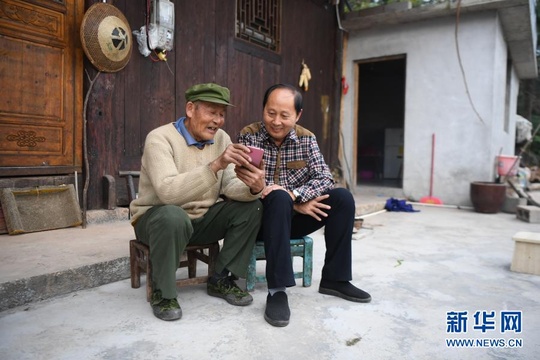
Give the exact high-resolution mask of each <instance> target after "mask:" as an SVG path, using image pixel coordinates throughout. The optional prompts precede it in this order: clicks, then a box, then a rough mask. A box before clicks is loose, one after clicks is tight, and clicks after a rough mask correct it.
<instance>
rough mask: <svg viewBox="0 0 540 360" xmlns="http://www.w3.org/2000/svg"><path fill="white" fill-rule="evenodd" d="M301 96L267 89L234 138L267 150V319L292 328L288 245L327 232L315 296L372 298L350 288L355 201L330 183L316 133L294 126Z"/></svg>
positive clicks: (280, 87) (262, 235) (284, 87)
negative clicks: (259, 108) (254, 115)
mask: <svg viewBox="0 0 540 360" xmlns="http://www.w3.org/2000/svg"><path fill="white" fill-rule="evenodd" d="M301 115H302V94H301V93H300V92H299V91H298V89H296V88H295V87H294V86H292V85H288V84H277V85H273V86H271V87H270V88H269V89H268V90H267V91H266V93H265V95H264V99H263V121H262V122H258V123H253V124H251V125H248V126H246V127H245V128H244V129H242V131H241V132H240V135H239V136H238V142H239V143H241V144H244V145H249V146H255V147H259V148H262V149H264V156H263V160H264V169H265V172H266V187H265V189H264V190H263V192H262V195H261V200H262V203H263V206H264V212H263V220H262V225H261V230H260V232H259V239H260V240H262V241H264V246H265V253H266V280H267V284H268V296H267V298H266V310H265V314H264V318H265V319H266V321H267V322H268V323H270V324H271V325H273V326H286V325H288V323H289V318H290V309H289V303H288V298H287V294H286V288H287V287H290V286H294V285H296V281H295V279H294V271H293V266H292V259H291V251H290V250H291V249H290V244H289V240H290V239H292V238H300V237H302V236H305V235H308V234H311V233H313V232H314V231H316V230H318V229H320V228H321V227H323V226H326V228H325V235H324V237H325V243H326V255H325V261H324V266H323V269H322V279H321V283H320V286H319V292H320V293H322V294H327V295H334V296H338V297H341V298H343V299H346V300H350V301H354V302H369V301H371V296H370V295H369V294H368V293H367V292H365V291H363V290H361V289H359V288H357V287H356V286H354V285H353V284H351V283H350V280H351V279H352V275H351V273H352V271H351V262H352V260H351V257H352V255H351V238H352V230H353V223H354V215H355V203H354V198H353V197H352V195H351V193H350V192H349V191H348V190H347V189H343V188H334V180H333V178H332V174H331V173H330V169H329V168H328V165H327V164H326V163H325V161H324V158H323V155H322V154H321V152H320V149H319V146H318V144H317V140H316V138H315V135H314V134H313V133H311V132H310V131H309V130H307V129H305V128H303V127H301V126H299V125H297V124H296V123H297V122H298V120H299V119H300V116H301Z"/></svg>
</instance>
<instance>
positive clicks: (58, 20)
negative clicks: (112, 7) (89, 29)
mask: <svg viewBox="0 0 540 360" xmlns="http://www.w3.org/2000/svg"><path fill="white" fill-rule="evenodd" d="M83 12H84V1H83V0H28V1H20V0H0V84H1V85H0V176H17V175H48V174H67V173H72V172H73V171H76V170H77V171H80V169H81V164H82V125H83V120H82V66H83V63H82V49H81V48H80V41H79V26H80V23H81V20H82V16H83Z"/></svg>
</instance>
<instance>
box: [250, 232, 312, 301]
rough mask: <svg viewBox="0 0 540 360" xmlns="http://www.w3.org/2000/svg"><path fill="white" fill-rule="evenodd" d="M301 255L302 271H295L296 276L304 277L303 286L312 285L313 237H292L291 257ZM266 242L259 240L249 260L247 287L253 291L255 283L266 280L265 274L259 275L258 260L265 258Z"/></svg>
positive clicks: (296, 277)
mask: <svg viewBox="0 0 540 360" xmlns="http://www.w3.org/2000/svg"><path fill="white" fill-rule="evenodd" d="M294 256H300V257H302V258H303V266H302V271H295V272H294V278H295V279H302V286H304V287H308V286H311V275H312V273H313V239H312V238H310V237H309V236H304V237H303V238H300V239H291V257H294ZM265 259H266V256H265V254H264V243H263V242H262V241H257V242H256V243H255V247H254V248H253V253H252V254H251V259H250V261H249V265H248V270H247V276H246V288H247V291H253V289H254V288H255V283H257V282H266V276H265V275H257V267H256V266H257V260H265Z"/></svg>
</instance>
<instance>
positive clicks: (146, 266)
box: [119, 171, 219, 301]
mask: <svg viewBox="0 0 540 360" xmlns="http://www.w3.org/2000/svg"><path fill="white" fill-rule="evenodd" d="M119 175H120V177H124V178H125V179H126V186H127V189H128V198H129V202H130V203H131V201H133V200H134V199H135V198H136V197H137V195H136V193H137V192H136V190H135V185H134V181H133V178H134V177H139V176H140V171H119ZM218 254H219V242H215V243H212V244H206V245H188V246H187V247H186V249H185V251H184V254H183V255H182V259H181V261H180V264H178V267H179V268H182V267H187V268H188V278H187V279H178V280H176V286H179V287H181V286H188V285H195V284H202V283H205V282H207V281H208V277H210V276H212V275H213V274H214V273H215V269H216V261H217V256H218ZM198 260H200V261H202V262H204V263H206V264H207V265H208V273H207V275H204V276H197V261H198ZM129 263H130V272H131V287H132V288H134V289H137V288H139V287H140V286H141V273H142V272H144V273H146V300H147V301H150V299H151V298H152V292H153V284H152V263H151V261H150V249H149V248H148V245H146V244H144V243H143V242H141V241H139V240H137V239H133V240H130V242H129Z"/></svg>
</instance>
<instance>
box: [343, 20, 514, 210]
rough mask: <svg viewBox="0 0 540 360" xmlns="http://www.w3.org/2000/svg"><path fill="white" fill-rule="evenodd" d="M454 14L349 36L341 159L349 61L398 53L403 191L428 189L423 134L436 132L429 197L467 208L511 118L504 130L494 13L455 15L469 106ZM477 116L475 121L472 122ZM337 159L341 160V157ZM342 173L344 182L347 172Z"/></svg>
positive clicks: (503, 61) (349, 117)
mask: <svg viewBox="0 0 540 360" xmlns="http://www.w3.org/2000/svg"><path fill="white" fill-rule="evenodd" d="M455 29H456V23H455V18H453V17H452V18H442V19H440V18H439V19H436V20H429V21H420V22H417V23H411V24H405V25H399V26H393V27H388V28H385V29H378V30H365V31H358V32H351V33H349V38H348V45H347V49H346V60H345V65H344V75H345V76H346V77H347V79H348V80H349V83H351V88H350V90H349V92H348V94H347V95H344V97H343V119H342V133H343V138H344V156H346V157H347V162H348V163H349V164H353V162H354V160H353V159H355V151H356V150H355V148H354V135H355V134H354V131H355V122H356V114H355V108H354V106H355V97H356V96H357V92H356V88H357V87H356V86H353V83H354V79H355V67H356V64H355V62H357V61H359V60H365V59H376V58H380V57H385V56H392V55H400V54H405V55H406V64H407V65H406V72H407V73H406V90H405V147H404V165H403V192H404V195H405V196H406V197H408V198H409V199H410V200H416V201H417V200H419V199H420V198H421V197H423V196H427V195H428V194H429V178H430V166H431V135H432V133H435V134H436V149H435V174H434V186H433V196H436V197H438V198H440V199H441V200H442V201H443V202H444V203H445V204H456V205H470V199H469V186H470V182H471V181H478V180H480V181H492V180H494V178H495V175H496V168H495V159H496V156H497V155H498V154H499V151H501V149H502V153H503V154H513V153H514V138H515V120H514V116H510V123H509V127H508V128H509V129H510V130H509V131H508V132H506V131H504V119H505V111H507V110H506V109H507V107H506V106H505V99H506V84H507V78H506V69H507V46H506V43H505V41H504V38H503V34H502V28H501V25H500V22H499V20H498V17H497V13H496V12H486V13H478V14H466V15H463V14H462V15H461V21H460V23H459V38H458V39H459V49H460V54H461V60H462V64H463V68H464V72H465V76H466V80H467V84H468V90H469V93H470V96H471V99H472V103H473V104H474V107H475V108H476V110H477V112H478V114H479V116H478V115H476V113H475V111H474V110H473V106H472V105H471V102H470V101H469V98H468V96H467V90H466V87H465V85H464V79H463V76H462V71H461V69H460V66H459V62H458V56H457V50H456V41H455ZM511 76H512V80H511V86H510V89H509V91H511V93H510V99H511V101H510V103H509V109H510V113H511V114H514V113H515V111H516V102H517V93H518V85H519V82H518V79H517V77H516V74H515V72H514V71H513V70H512V75H511ZM480 118H481V119H480ZM344 163H345V162H344ZM345 176H346V177H347V178H348V179H350V178H351V177H350V176H351V175H350V174H349V173H346V174H345Z"/></svg>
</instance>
